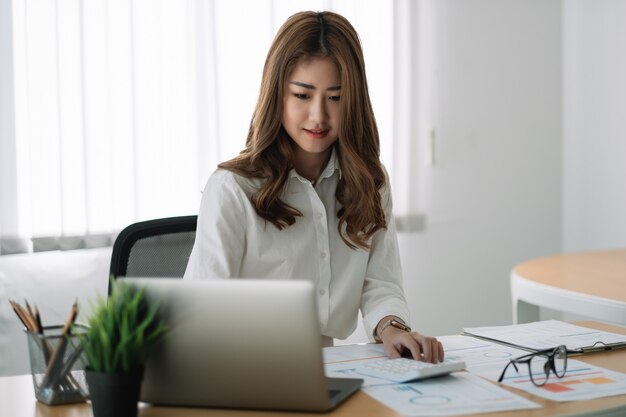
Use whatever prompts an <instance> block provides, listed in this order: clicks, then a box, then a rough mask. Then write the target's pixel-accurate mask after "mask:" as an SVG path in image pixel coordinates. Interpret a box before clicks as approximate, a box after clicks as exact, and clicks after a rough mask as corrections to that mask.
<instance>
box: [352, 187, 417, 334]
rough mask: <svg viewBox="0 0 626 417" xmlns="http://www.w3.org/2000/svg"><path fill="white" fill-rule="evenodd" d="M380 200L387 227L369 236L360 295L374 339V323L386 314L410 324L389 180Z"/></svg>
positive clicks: (365, 322) (366, 323)
mask: <svg viewBox="0 0 626 417" xmlns="http://www.w3.org/2000/svg"><path fill="white" fill-rule="evenodd" d="M381 200H382V203H383V209H384V212H385V218H386V220H387V228H386V229H381V230H379V231H377V232H376V233H375V234H374V236H373V237H372V242H371V247H370V255H369V261H368V265H367V273H366V276H365V282H364V284H363V293H362V296H361V311H362V313H363V325H364V327H365V331H366V333H367V335H368V337H369V338H370V340H371V341H374V331H375V329H376V326H377V325H378V323H379V322H380V320H381V319H382V318H383V317H385V316H397V317H399V318H401V319H402V320H404V321H405V322H406V323H407V324H408V323H409V308H408V306H407V303H406V299H405V297H404V289H403V287H402V267H401V264H400V253H399V249H398V236H397V232H396V223H395V220H394V217H393V210H392V209H393V203H392V199H391V190H390V186H389V180H388V179H387V182H386V185H385V187H383V189H382V190H381Z"/></svg>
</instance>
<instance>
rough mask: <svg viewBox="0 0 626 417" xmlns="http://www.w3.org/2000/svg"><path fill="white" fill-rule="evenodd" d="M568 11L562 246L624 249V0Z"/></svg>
mask: <svg viewBox="0 0 626 417" xmlns="http://www.w3.org/2000/svg"><path fill="white" fill-rule="evenodd" d="M563 8H564V20H563V22H564V25H563V43H564V54H563V70H564V80H563V81H564V84H563V85H564V91H563V93H564V107H563V108H564V112H563V127H564V136H563V156H564V159H563V168H564V170H563V173H564V176H563V181H564V184H563V201H564V210H563V219H564V230H563V247H564V250H565V251H584V250H594V249H605V248H615V247H625V246H626V123H625V122H624V120H626V43H625V40H626V24H625V22H626V2H624V1H620V0H596V1H590V0H586V1H581V0H574V1H566V2H563Z"/></svg>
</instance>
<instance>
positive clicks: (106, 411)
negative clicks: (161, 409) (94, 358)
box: [85, 367, 144, 417]
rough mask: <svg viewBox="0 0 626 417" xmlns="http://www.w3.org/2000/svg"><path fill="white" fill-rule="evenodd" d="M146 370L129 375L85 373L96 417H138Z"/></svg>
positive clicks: (140, 369) (141, 368)
mask: <svg viewBox="0 0 626 417" xmlns="http://www.w3.org/2000/svg"><path fill="white" fill-rule="evenodd" d="M143 371H144V368H143V367H140V368H137V369H135V370H133V371H131V372H128V373H123V372H122V373H105V372H93V371H89V370H87V371H85V376H86V378H87V385H89V395H90V397H91V407H92V409H93V415H94V417H137V405H138V404H137V403H138V402H139V393H140V391H141V381H142V380H143Z"/></svg>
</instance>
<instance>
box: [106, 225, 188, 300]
mask: <svg viewBox="0 0 626 417" xmlns="http://www.w3.org/2000/svg"><path fill="white" fill-rule="evenodd" d="M197 222H198V216H180V217H168V218H162V219H155V220H148V221H143V222H138V223H134V224H131V225H130V226H127V227H126V228H125V229H124V230H122V231H121V232H120V234H119V235H118V236H117V238H116V239H115V243H114V244H113V254H112V256H111V268H110V275H111V276H112V277H113V279H118V278H123V277H127V276H128V277H156V278H158V277H180V278H182V277H183V275H184V274H185V269H186V267H187V261H188V260H189V255H190V254H191V249H192V247H193V244H194V241H195V239H196V225H197ZM110 290H111V289H110V283H109V292H110Z"/></svg>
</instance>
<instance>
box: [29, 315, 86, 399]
mask: <svg viewBox="0 0 626 417" xmlns="http://www.w3.org/2000/svg"><path fill="white" fill-rule="evenodd" d="M82 331H84V327H82V326H74V327H73V328H72V333H70V334H65V335H64V334H62V333H63V326H48V327H44V328H43V334H39V333H33V332H30V331H27V330H26V335H27V338H28V351H29V355H30V368H31V373H32V376H33V388H34V390H35V398H37V400H39V401H41V402H42V403H44V404H48V405H55V404H68V403H77V402H83V401H86V400H87V399H88V398H89V390H88V388H87V382H86V380H85V360H84V357H83V349H82V346H81V343H80V340H79V338H78V337H77V335H76V332H79V333H80V332H82Z"/></svg>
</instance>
